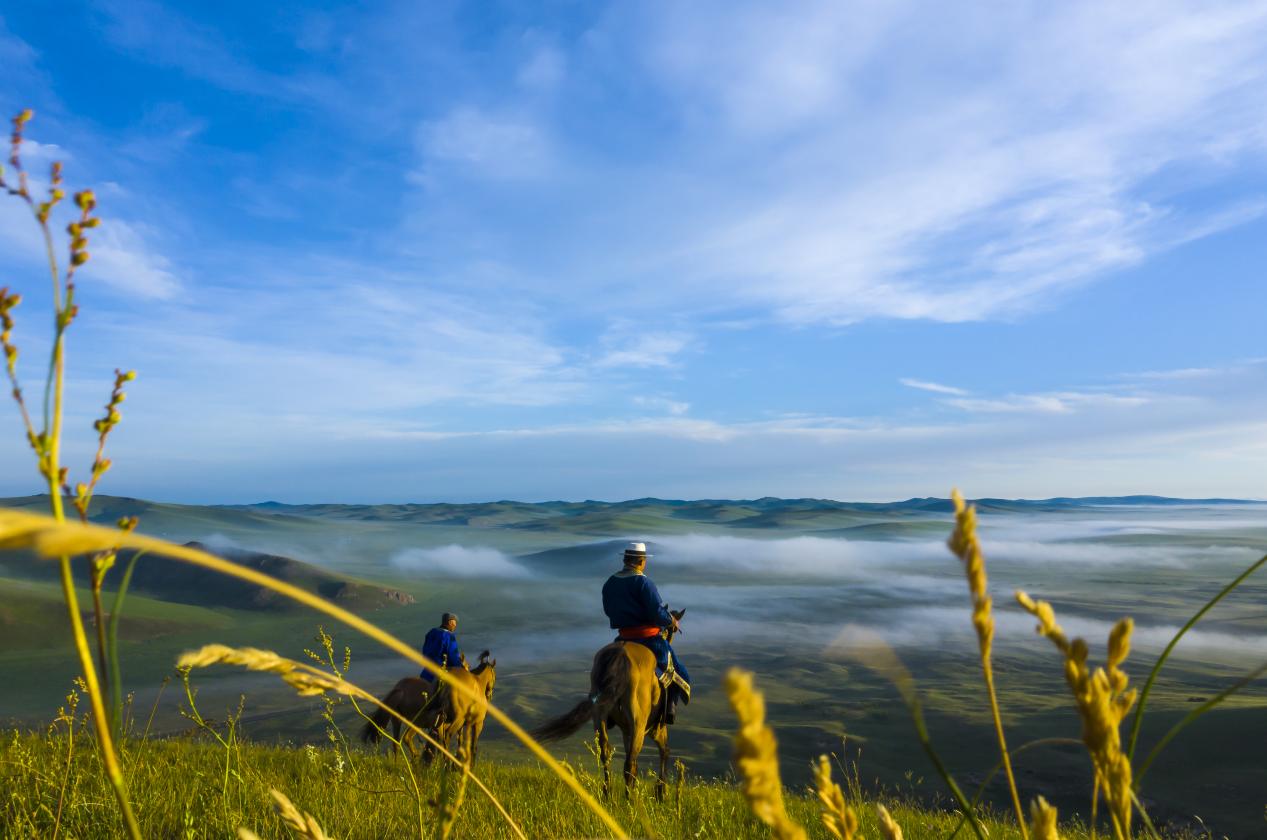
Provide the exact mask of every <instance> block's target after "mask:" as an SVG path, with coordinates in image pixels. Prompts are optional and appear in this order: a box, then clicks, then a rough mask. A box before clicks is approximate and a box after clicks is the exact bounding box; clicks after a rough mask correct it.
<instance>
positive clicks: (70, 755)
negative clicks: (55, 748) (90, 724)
mask: <svg viewBox="0 0 1267 840" xmlns="http://www.w3.org/2000/svg"><path fill="white" fill-rule="evenodd" d="M74 763H75V712H74V709H73V708H72V710H71V713H70V714H69V715H68V716H67V717H66V772H65V773H64V774H63V775H62V787H61V790H59V791H58V792H57V817H56V818H55V819H54V820H53V840H57V834H58V832H60V831H61V829H62V808H63V806H64V805H65V804H66V786H67V785H68V784H69V783H70V768H71V766H72V765H73V764H74Z"/></svg>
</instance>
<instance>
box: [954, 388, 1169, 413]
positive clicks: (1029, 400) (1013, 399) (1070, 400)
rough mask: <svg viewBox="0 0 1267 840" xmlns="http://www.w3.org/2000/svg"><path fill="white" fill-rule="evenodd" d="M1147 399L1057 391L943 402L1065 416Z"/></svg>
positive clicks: (991, 410) (985, 409)
mask: <svg viewBox="0 0 1267 840" xmlns="http://www.w3.org/2000/svg"><path fill="white" fill-rule="evenodd" d="M1148 402H1149V398H1148V397H1146V396H1142V395H1137V394H1111V393H1098V392H1090V393H1083V392H1078V391H1060V392H1056V393H1050V394H1008V395H1007V396H1004V397H997V398H970V397H959V398H956V399H949V400H945V403H946V404H947V405H950V406H954V407H955V408H959V409H962V410H964V411H970V412H979V413H1012V412H1021V413H1030V412H1036V413H1040V414H1068V413H1069V412H1072V411H1076V410H1079V409H1084V408H1088V407H1095V408H1137V407H1139V406H1142V405H1146V404H1148Z"/></svg>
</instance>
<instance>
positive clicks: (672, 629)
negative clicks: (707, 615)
mask: <svg viewBox="0 0 1267 840" xmlns="http://www.w3.org/2000/svg"><path fill="white" fill-rule="evenodd" d="M669 615H671V616H673V626H672V627H670V628H669V632H668V634H667V635H668V641H670V642H672V641H673V635H674V634H675V633H677V631H678V629H679V628H678V626H677V622H679V621H681V620H682V616H684V615H686V607H683V608H682V609H680V610H669Z"/></svg>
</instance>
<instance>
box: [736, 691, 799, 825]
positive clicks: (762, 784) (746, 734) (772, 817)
mask: <svg viewBox="0 0 1267 840" xmlns="http://www.w3.org/2000/svg"><path fill="white" fill-rule="evenodd" d="M726 694H727V695H728V696H729V698H730V705H731V708H733V709H734V710H735V715H736V716H737V717H738V718H739V731H738V732H737V733H736V734H735V740H734V744H735V765H736V766H737V767H738V768H739V775H740V776H741V777H742V778H743V794H744V796H745V797H746V798H747V800H748V806H749V807H750V808H752V813H753V814H755V815H756V817H757V819H759V820H761V821H762V822H763V823H765V824H766V825H768V826H770V828H771V829H772V833H773V835H774V837H775V838H777V840H805V837H806V835H805V830H804V829H803V828H801V827H800V826H799V825H797V824H796V823H794V822H792V820H791V818H790V817H788V815H787V811H786V809H785V808H784V806H783V783H782V782H781V781H780V779H779V759H778V744H777V742H776V741H775V738H774V732H772V731H771V730H770V727H768V726H766V724H765V698H763V697H762V696H761V693H760V692H758V691H757V690H755V689H754V688H753V686H752V673H751V672H749V671H742V670H740V669H738V668H731V669H730V672H729V673H728V674H726Z"/></svg>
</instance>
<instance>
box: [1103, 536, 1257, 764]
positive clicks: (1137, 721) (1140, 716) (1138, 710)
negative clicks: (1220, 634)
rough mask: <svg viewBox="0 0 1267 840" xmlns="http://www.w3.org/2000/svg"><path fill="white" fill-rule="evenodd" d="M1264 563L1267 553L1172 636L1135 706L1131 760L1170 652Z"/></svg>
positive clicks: (1130, 751) (1149, 674)
mask: <svg viewBox="0 0 1267 840" xmlns="http://www.w3.org/2000/svg"><path fill="white" fill-rule="evenodd" d="M1264 564H1267V555H1264V556H1262V557H1260V558H1259V559H1258V560H1257V561H1256V562H1255V563H1253V564H1252V565H1250V567H1249V568H1248V569H1246V570H1245V571H1243V572H1241V573H1240V574H1239V575H1237V576H1236V578H1235V579H1234V580H1233V581H1232V582H1231V583H1229V584H1228V585H1227V586H1225V587H1223V588H1222V589H1220V590H1219V592H1218V594H1217V595H1215V596H1214V597H1213V598H1211V599H1210V600H1208V601H1206V602H1205V605H1204V606H1203V607H1201V609H1199V610H1197V611H1196V613H1194V614H1193V616H1192V618H1190V619H1188V621H1187V623H1185V624H1184V625H1183V626H1182V627H1180V628H1179V632H1177V633H1175V635H1174V637H1173V638H1171V640H1170V643H1169V644H1167V645H1166V648H1165V650H1163V651H1162V652H1161V655H1160V656H1158V657H1157V661H1156V662H1155V663H1153V667H1152V669H1151V670H1149V672H1148V679H1146V680H1145V681H1144V687H1143V688H1142V689H1141V690H1140V692H1139V702H1138V704H1137V705H1136V706H1135V717H1134V718H1133V719H1132V720H1131V734H1130V739H1129V740H1128V741H1127V747H1126V755H1127V758H1129V759H1130V760H1131V761H1134V760H1135V746H1136V743H1137V742H1138V741H1139V729H1140V726H1141V725H1143V723H1144V707H1145V706H1147V705H1148V694H1149V692H1151V691H1152V689H1153V683H1154V682H1156V681H1157V675H1158V674H1160V673H1161V668H1162V666H1163V665H1165V664H1166V660H1167V659H1169V658H1170V652H1171V651H1173V650H1174V649H1175V645H1177V644H1179V640H1180V639H1182V638H1183V637H1184V635H1185V634H1187V632H1188V631H1189V630H1191V629H1192V628H1193V627H1194V626H1196V623H1197V622H1198V621H1200V620H1201V619H1202V618H1204V617H1205V614H1206V613H1208V612H1209V611H1210V610H1211V609H1212V608H1213V607H1214V605H1215V604H1217V603H1218V602H1219V601H1222V600H1223V599H1224V598H1225V597H1227V596H1228V595H1229V594H1231V593H1232V592H1233V591H1234V590H1235V589H1236V588H1237V587H1238V586H1240V585H1241V584H1242V583H1244V582H1245V579H1246V578H1248V577H1249V576H1250V575H1252V574H1253V573H1254V572H1256V571H1258V570H1259V569H1260V568H1262V567H1263V565H1264Z"/></svg>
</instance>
